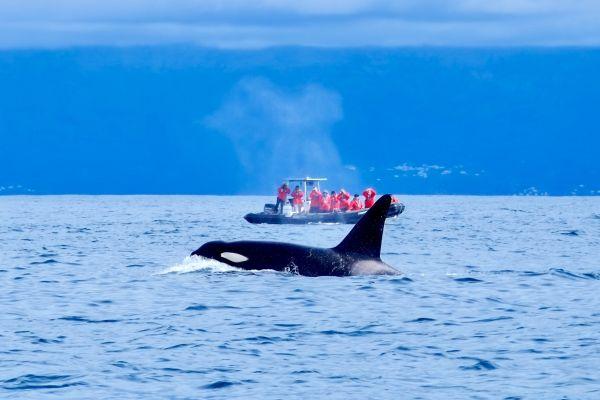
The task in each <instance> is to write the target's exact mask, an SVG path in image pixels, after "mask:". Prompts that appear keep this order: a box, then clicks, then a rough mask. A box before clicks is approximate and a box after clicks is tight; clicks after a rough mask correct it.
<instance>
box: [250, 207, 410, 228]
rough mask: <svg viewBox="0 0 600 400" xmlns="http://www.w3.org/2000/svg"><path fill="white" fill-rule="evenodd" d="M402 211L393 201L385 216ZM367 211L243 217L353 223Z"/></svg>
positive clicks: (272, 221) (261, 221) (253, 220)
mask: <svg viewBox="0 0 600 400" xmlns="http://www.w3.org/2000/svg"><path fill="white" fill-rule="evenodd" d="M403 211H404V204H402V203H393V204H392V205H391V206H390V209H389V210H388V213H387V218H390V217H396V216H398V215H400V214H402V212H403ZM366 212H367V210H366V209H363V210H360V211H349V212H329V213H309V214H295V215H292V216H286V215H282V214H268V213H264V212H261V213H250V214H246V215H244V219H245V220H246V221H248V222H250V223H251V224H295V225H303V224H355V223H357V222H358V221H359V220H360V218H361V217H362V216H363V215H364V214H365V213H366Z"/></svg>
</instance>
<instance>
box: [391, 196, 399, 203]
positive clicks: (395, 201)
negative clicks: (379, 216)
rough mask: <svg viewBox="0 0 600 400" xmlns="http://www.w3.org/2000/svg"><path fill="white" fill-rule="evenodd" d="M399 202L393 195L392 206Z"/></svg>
mask: <svg viewBox="0 0 600 400" xmlns="http://www.w3.org/2000/svg"><path fill="white" fill-rule="evenodd" d="M398 202H399V200H398V198H397V197H396V196H394V195H392V204H394V203H398Z"/></svg>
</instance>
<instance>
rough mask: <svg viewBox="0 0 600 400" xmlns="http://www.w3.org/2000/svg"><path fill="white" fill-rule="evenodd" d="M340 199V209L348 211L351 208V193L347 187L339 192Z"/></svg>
mask: <svg viewBox="0 0 600 400" xmlns="http://www.w3.org/2000/svg"><path fill="white" fill-rule="evenodd" d="M338 201H339V202H340V210H341V211H347V210H348V208H350V194H349V193H348V192H346V189H344V188H342V189H340V194H338Z"/></svg>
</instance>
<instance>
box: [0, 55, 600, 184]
mask: <svg viewBox="0 0 600 400" xmlns="http://www.w3.org/2000/svg"><path fill="white" fill-rule="evenodd" d="M598 71H600V50H598V49H589V48H588V49H577V48H573V49H568V48H562V49H541V48H517V49H442V48H400V49H371V48H362V49H351V50H350V49H347V50H338V49H313V48H302V47H291V48H271V49H265V50H210V49H203V48H196V47H174V46H169V47H130V48H111V47H109V48H95V47H89V48H81V49H65V50H6V51H2V52H0V88H1V90H0V194H6V193H17V192H26V193H37V194H60V193H190V194H194V193H198V194H207V193H214V194H236V193H256V194H263V193H269V191H270V190H271V188H272V186H274V185H276V184H277V183H278V182H277V180H278V179H280V178H283V177H285V175H287V174H290V173H299V174H305V173H310V174H325V175H328V176H330V177H333V179H334V180H335V181H334V182H332V186H338V185H342V184H344V185H348V186H352V189H360V188H361V187H362V186H364V185H375V186H376V187H377V188H378V189H379V191H386V192H387V191H390V192H395V193H424V194H431V193H446V194H452V193H456V194H519V193H529V194H535V193H548V194H554V195H566V194H600V166H599V154H600V151H599V150H598V149H600V110H599V107H600V74H599V73H598ZM248 82H250V83H249V84H248ZM257 82H258V84H257ZM256 85H258V86H259V87H260V88H261V89H260V91H259V93H255V92H254V91H253V90H254V89H248V88H254V87H256ZM315 96H316V97H315ZM267 97H268V99H270V100H269V101H265V100H264V99H265V98H267ZM313 99H317V100H314V101H317V102H318V101H320V100H318V99H325V103H322V104H315V107H311V106H310V105H311V104H313V102H314V101H313ZM270 104H274V105H277V104H279V105H281V107H282V109H283V110H287V111H286V112H288V113H289V112H291V113H292V114H291V115H292V116H293V117H294V118H304V120H302V121H300V123H299V124H295V125H293V126H292V127H291V128H290V126H289V124H288V121H287V120H286V119H285V118H283V117H282V115H280V111H279V109H276V110H275V111H272V110H271V108H272V107H271V105H270ZM297 104H301V105H302V107H305V108H306V109H300V108H299V107H300V106H296V105H297ZM275 108H276V107H275ZM228 110H236V111H235V112H234V114H235V115H233V116H232V119H231V120H228V118H227V115H229V114H223V113H224V112H225V113H227V112H230V111H228ZM285 115H287V114H285ZM257 116H260V118H259V117H257ZM263 117H264V118H263ZM215 118H219V119H218V120H217V122H215ZM313 119H315V120H316V122H315V121H313ZM263 120H267V122H265V124H264V125H261V122H260V121H263ZM224 121H225V122H230V123H228V124H225V123H224ZM257 121H258V122H257ZM269 121H270V122H269ZM238 123H239V124H240V129H242V132H246V131H245V130H248V132H251V133H252V132H254V133H256V132H258V131H261V132H263V133H261V135H263V136H260V137H256V138H254V140H249V141H244V142H243V146H244V147H240V146H241V145H240V142H236V141H237V140H239V135H238V136H236V132H235V129H234V128H235V126H236V124H238ZM303 127H306V135H307V140H308V143H309V144H310V141H311V139H310V136H311V135H312V137H313V139H315V140H316V141H327V140H330V141H331V147H327V146H326V147H325V148H324V149H325V152H326V153H332V154H331V157H332V159H331V160H333V161H335V162H330V163H326V162H323V159H322V158H319V157H318V158H316V159H315V160H313V159H311V158H310V156H307V157H308V158H309V159H308V165H303V164H302V163H301V164H300V166H298V163H297V160H296V161H294V163H291V164H290V163H289V162H288V161H289V160H291V159H293V158H294V157H296V158H297V156H298V148H297V147H298V146H301V144H302V143H303V140H300V141H291V142H284V144H285V143H291V144H290V147H295V148H290V149H289V153H282V154H276V159H274V160H273V159H271V161H270V162H274V163H275V167H273V165H271V164H268V163H265V165H268V166H267V167H268V168H269V171H265V174H264V176H261V174H260V169H259V170H256V168H257V166H258V167H260V166H261V165H262V164H260V162H261V161H260V160H262V159H263V158H264V157H267V156H268V155H269V154H270V153H272V149H273V148H272V147H269V146H271V143H272V142H273V140H272V138H277V137H279V135H295V136H302V135H305V133H304V132H303V131H302V129H301V128H303ZM288 128H289V129H288ZM244 134H245V133H244ZM295 136H294V137H295ZM244 137H245V136H244ZM244 151H245V152H247V154H252V155H255V156H256V158H257V160H258V161H256V163H255V164H254V166H253V167H252V168H250V167H248V165H247V164H248V163H247V162H246V163H244V162H243V154H241V153H240V152H244ZM312 153H314V152H311V154H312ZM335 153H337V154H335ZM271 156H272V155H271ZM326 156H327V154H326ZM334 159H335V160H334ZM277 160H280V162H281V174H278V169H277V168H276V167H277ZM310 163H313V164H314V167H315V168H314V169H315V170H314V171H313V170H311V165H310ZM290 165H295V167H294V168H295V169H297V171H292V170H290V169H289V168H288V167H289V166H290ZM267 167H265V168H267ZM274 168H275V170H274ZM344 179H347V181H344ZM17 185H20V187H17ZM9 186H12V188H11V189H9ZM28 190H30V191H28Z"/></svg>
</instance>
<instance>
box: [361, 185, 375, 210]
mask: <svg viewBox="0 0 600 400" xmlns="http://www.w3.org/2000/svg"><path fill="white" fill-rule="evenodd" d="M363 196H365V207H366V208H371V207H373V204H375V196H377V192H376V191H375V189H373V188H366V189H365V191H364V192H363Z"/></svg>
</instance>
